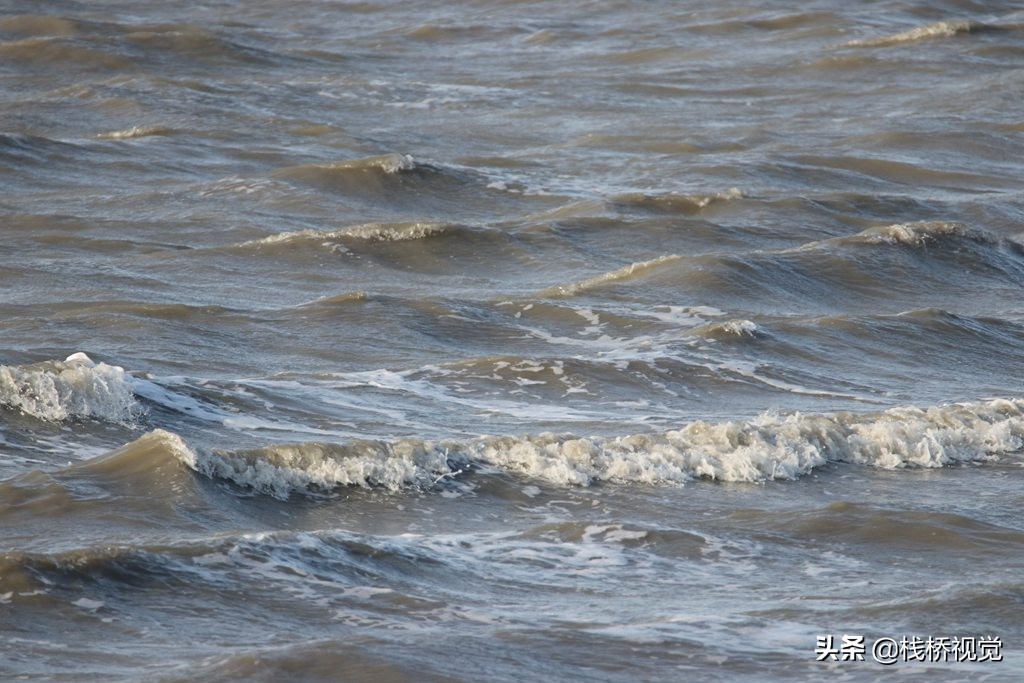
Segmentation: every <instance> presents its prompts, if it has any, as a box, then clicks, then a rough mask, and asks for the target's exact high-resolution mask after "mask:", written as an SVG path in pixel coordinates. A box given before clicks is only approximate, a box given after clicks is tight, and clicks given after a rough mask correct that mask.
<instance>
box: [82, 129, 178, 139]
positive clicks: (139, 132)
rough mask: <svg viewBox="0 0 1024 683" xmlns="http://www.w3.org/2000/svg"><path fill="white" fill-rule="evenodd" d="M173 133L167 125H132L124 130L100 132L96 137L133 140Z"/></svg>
mask: <svg viewBox="0 0 1024 683" xmlns="http://www.w3.org/2000/svg"><path fill="white" fill-rule="evenodd" d="M173 133H174V131H173V130H172V129H170V128H168V127H166V126H132V127H131V128H125V129H124V130H115V131H111V132H109V133H100V134H99V135H97V136H96V137H97V139H100V140H132V139H135V138H145V137H151V136H162V135H171V134H173Z"/></svg>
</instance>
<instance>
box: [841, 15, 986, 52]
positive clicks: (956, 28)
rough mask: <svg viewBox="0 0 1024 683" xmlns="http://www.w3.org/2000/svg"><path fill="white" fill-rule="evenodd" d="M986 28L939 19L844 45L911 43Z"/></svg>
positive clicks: (972, 22) (884, 45) (970, 23)
mask: <svg viewBox="0 0 1024 683" xmlns="http://www.w3.org/2000/svg"><path fill="white" fill-rule="evenodd" d="M984 28H987V27H986V26H985V25H984V24H980V23H978V22H974V21H939V22H936V23H934V24H928V25H926V26H918V27H917V28H912V29H910V30H909V31H903V32H902V33H895V34H892V35H888V36H881V37H878V38H865V39H862V40H851V41H850V42H848V43H846V44H845V46H846V47H887V46H889V45H899V44H901V43H912V42H916V41H919V40H927V39H929V38H949V37H951V36H956V35H960V34H963V33H973V32H976V31H978V30H981V29H984Z"/></svg>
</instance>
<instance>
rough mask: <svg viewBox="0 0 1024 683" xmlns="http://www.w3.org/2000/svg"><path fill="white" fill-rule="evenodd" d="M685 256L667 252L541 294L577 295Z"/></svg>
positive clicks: (629, 277) (557, 286)
mask: <svg viewBox="0 0 1024 683" xmlns="http://www.w3.org/2000/svg"><path fill="white" fill-rule="evenodd" d="M682 258H683V257H682V256H680V255H678V254H666V255H665V256H659V257H658V258H654V259H651V260H649V261H637V262H636V263H630V264H629V265H627V266H623V267H622V268H618V269H616V270H613V271H610V272H607V273H602V274H601V275H596V276H594V277H591V278H587V279H586V280H581V281H580V282H574V283H572V284H567V285H555V286H554V287H549V288H547V289H545V290H544V291H542V292H541V293H540V296H549V297H560V296H575V295H577V294H581V293H583V292H586V291H587V290H590V289H594V288H596V287H601V286H603V285H608V284H611V283H614V282H622V281H625V280H630V279H632V278H634V277H636V276H639V275H642V274H645V273H648V272H650V271H652V270H654V269H656V268H659V267H661V266H663V265H666V264H669V263H676V262H678V261H680V260H681V259H682Z"/></svg>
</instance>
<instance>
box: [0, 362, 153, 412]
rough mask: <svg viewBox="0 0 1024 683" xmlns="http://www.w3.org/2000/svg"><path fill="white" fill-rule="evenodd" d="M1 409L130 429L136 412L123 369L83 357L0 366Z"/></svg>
mask: <svg viewBox="0 0 1024 683" xmlns="http://www.w3.org/2000/svg"><path fill="white" fill-rule="evenodd" d="M0 405H2V406H6V407H8V408H12V409H15V410H19V411H21V412H22V413H24V414H26V415H31V416H32V417H36V418H39V419H41V420H48V421H53V422H59V421H62V420H67V419H70V418H97V419H101V420H109V421H111V422H122V423H129V422H131V421H132V420H133V419H134V418H135V417H136V416H137V415H138V413H139V411H140V408H139V404H138V403H136V401H135V396H134V394H133V392H132V382H131V378H129V377H128V376H127V375H126V374H125V371H124V369H123V368H120V367H117V366H115V365H107V364H106V363H94V362H93V361H92V359H91V358H89V357H88V356H87V355H85V354H84V353H75V354H73V355H71V356H68V357H67V359H65V360H63V361H47V362H44V363H36V364H33V365H22V366H10V365H0Z"/></svg>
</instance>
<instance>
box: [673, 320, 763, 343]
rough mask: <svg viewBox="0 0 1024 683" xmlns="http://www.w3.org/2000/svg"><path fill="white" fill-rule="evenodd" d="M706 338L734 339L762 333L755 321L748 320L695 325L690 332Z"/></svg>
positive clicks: (757, 335)
mask: <svg viewBox="0 0 1024 683" xmlns="http://www.w3.org/2000/svg"><path fill="white" fill-rule="evenodd" d="M690 333H691V334H693V335H696V336H699V337H704V338H706V339H730V338H732V339H734V338H736V337H759V336H762V335H763V334H764V332H763V331H762V330H761V328H760V327H758V326H757V324H756V323H754V322H752V321H750V320H727V321H725V322H720V323H713V324H711V325H703V326H701V327H697V328H695V329H694V330H692V331H691V332H690Z"/></svg>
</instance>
